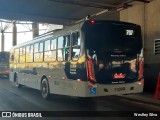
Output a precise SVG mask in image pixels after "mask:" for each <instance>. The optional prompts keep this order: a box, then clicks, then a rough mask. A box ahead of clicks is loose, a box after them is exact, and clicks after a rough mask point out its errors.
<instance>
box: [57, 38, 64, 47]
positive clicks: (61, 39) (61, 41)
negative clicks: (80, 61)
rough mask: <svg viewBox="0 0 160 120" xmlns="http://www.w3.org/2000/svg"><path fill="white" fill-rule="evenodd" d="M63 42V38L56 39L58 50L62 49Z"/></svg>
mask: <svg viewBox="0 0 160 120" xmlns="http://www.w3.org/2000/svg"><path fill="white" fill-rule="evenodd" d="M63 41H64V39H63V37H59V38H58V48H63Z"/></svg>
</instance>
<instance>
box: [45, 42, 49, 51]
mask: <svg viewBox="0 0 160 120" xmlns="http://www.w3.org/2000/svg"><path fill="white" fill-rule="evenodd" d="M44 44H45V47H44V51H48V50H50V40H47V41H45V43H44Z"/></svg>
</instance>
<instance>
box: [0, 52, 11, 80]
mask: <svg viewBox="0 0 160 120" xmlns="http://www.w3.org/2000/svg"><path fill="white" fill-rule="evenodd" d="M0 76H1V77H6V78H8V77H9V52H0Z"/></svg>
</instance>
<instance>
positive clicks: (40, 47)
mask: <svg viewBox="0 0 160 120" xmlns="http://www.w3.org/2000/svg"><path fill="white" fill-rule="evenodd" d="M39 52H43V42H41V43H40V44H39Z"/></svg>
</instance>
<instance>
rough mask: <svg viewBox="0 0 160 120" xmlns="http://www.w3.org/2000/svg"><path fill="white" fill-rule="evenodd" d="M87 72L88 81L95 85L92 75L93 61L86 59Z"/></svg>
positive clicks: (93, 75)
mask: <svg viewBox="0 0 160 120" xmlns="http://www.w3.org/2000/svg"><path fill="white" fill-rule="evenodd" d="M87 70H88V71H87V72H88V79H89V81H90V82H91V83H93V84H95V83H96V80H95V74H94V66H93V61H92V59H90V58H87Z"/></svg>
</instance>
